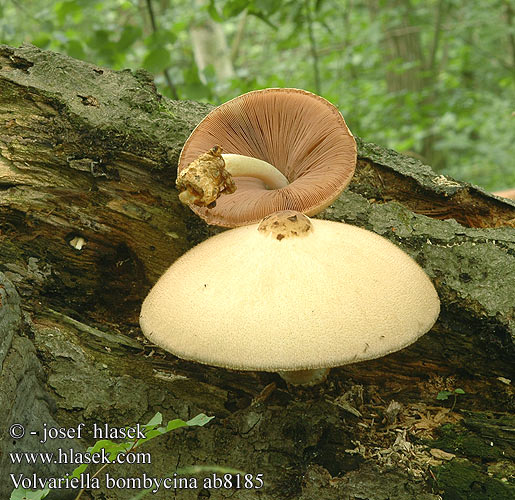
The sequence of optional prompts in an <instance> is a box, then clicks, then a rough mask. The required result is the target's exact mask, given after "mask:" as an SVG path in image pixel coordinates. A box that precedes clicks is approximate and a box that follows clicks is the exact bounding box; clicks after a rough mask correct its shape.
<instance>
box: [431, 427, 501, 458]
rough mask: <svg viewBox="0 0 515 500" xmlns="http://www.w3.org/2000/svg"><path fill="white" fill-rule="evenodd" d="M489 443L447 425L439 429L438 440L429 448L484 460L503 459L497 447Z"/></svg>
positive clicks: (459, 428)
mask: <svg viewBox="0 0 515 500" xmlns="http://www.w3.org/2000/svg"><path fill="white" fill-rule="evenodd" d="M490 443H491V441H488V440H486V439H484V438H481V437H479V436H477V435H476V434H473V433H472V432H470V431H467V430H465V429H462V428H461V427H459V426H456V425H452V424H447V425H444V426H442V427H441V428H440V429H439V438H438V439H437V440H436V441H432V442H431V447H433V448H439V449H441V450H445V451H448V452H450V453H460V454H462V455H466V456H467V457H479V458H482V459H486V460H498V459H501V458H503V456H504V455H503V450H502V449H500V448H499V447H498V446H497V445H494V446H492V445H491V444H490Z"/></svg>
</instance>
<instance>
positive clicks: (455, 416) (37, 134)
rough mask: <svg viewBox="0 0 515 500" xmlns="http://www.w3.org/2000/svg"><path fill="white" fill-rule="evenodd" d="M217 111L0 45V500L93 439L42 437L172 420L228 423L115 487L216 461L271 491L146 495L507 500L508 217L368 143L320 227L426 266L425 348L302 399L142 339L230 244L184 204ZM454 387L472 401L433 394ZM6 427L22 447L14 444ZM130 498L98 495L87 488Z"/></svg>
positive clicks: (173, 438) (55, 471)
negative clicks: (259, 478)
mask: <svg viewBox="0 0 515 500" xmlns="http://www.w3.org/2000/svg"><path fill="white" fill-rule="evenodd" d="M209 109H210V107H209V106H206V105H201V104H198V103H193V102H175V101H169V100H167V99H165V98H162V97H161V96H159V95H158V94H157V92H156V89H155V87H154V85H153V83H152V80H151V79H150V76H149V75H147V74H146V73H144V72H134V73H133V72H130V71H121V72H114V71H110V70H107V69H104V68H99V67H96V66H93V65H90V64H86V63H83V62H80V61H76V60H73V59H70V58H68V57H65V56H62V55H59V54H55V53H50V52H46V51H41V50H39V49H37V48H35V47H32V46H24V47H22V48H19V49H13V48H9V47H6V46H2V47H1V48H0V124H1V125H0V271H1V273H0V327H1V328H0V369H1V372H0V403H1V407H2V408H4V409H6V412H5V413H4V418H3V419H2V422H1V423H0V446H1V454H0V490H1V491H0V496H1V497H2V498H7V496H8V494H9V492H10V490H11V489H12V481H11V478H10V476H9V474H15V475H17V474H25V475H26V476H29V475H30V476H31V475H32V474H33V473H37V474H38V476H39V477H45V476H59V475H62V474H63V473H64V472H66V471H68V470H71V469H73V466H67V465H62V464H52V465H50V466H47V467H45V466H42V465H37V466H36V465H27V464H23V465H14V464H12V463H11V460H10V457H9V452H12V451H13V450H18V451H38V450H40V451H54V450H56V449H57V448H58V447H61V448H66V449H67V448H69V447H73V448H74V449H76V450H79V449H84V448H85V447H86V446H87V445H90V444H91V443H92V442H93V440H92V437H91V436H90V435H86V436H85V439H82V440H80V441H77V440H67V441H59V442H56V441H54V442H52V443H46V444H43V443H40V442H39V437H38V436H33V435H29V431H30V430H41V429H42V427H43V424H47V426H52V425H60V426H66V427H73V426H75V427H76V426H77V424H78V422H84V423H85V424H86V427H87V428H88V429H89V428H91V426H92V425H93V423H99V424H104V423H109V424H110V425H113V426H128V425H131V424H134V423H136V422H143V423H144V422H146V421H147V420H148V419H149V418H150V417H152V415H154V413H155V412H156V411H161V412H162V413H163V414H164V417H165V419H172V418H176V417H180V418H190V417H192V416H194V415H196V414H197V413H199V412H204V413H206V414H209V415H214V416H215V417H216V418H215V419H214V420H213V421H212V422H210V423H209V424H208V425H207V426H206V427H204V428H194V429H190V430H187V431H177V432H176V433H174V434H172V435H168V436H167V437H164V438H161V440H159V439H156V440H154V441H152V442H151V443H149V444H148V446H146V447H145V450H144V451H148V452H149V453H151V454H152V464H151V465H125V466H120V465H110V466H109V467H108V468H107V469H106V472H109V474H110V475H111V476H115V477H141V476H142V474H143V472H146V473H147V474H148V475H149V476H152V477H163V476H164V475H165V474H167V473H168V474H173V472H174V470H175V469H176V468H177V467H184V466H186V465H201V464H212V465H213V464H218V465H225V466H228V467H234V468H237V469H240V470H242V471H245V472H247V473H251V474H254V475H256V474H258V473H262V474H264V482H265V485H264V487H263V488H262V489H260V490H259V491H258V490H255V489H245V488H242V489H241V490H240V491H238V492H235V489H234V488H232V489H225V488H221V489H210V490H203V489H202V488H201V487H199V488H198V489H181V490H179V489H177V490H175V491H174V492H171V491H163V490H160V491H159V493H158V494H157V495H155V496H153V498H172V496H171V495H174V494H176V495H177V497H178V498H181V499H186V500H189V499H199V498H211V499H221V498H228V497H231V496H232V497H233V498H234V497H235V496H237V498H238V499H254V498H260V499H266V500H268V499H277V498H281V499H287V498H294V499H302V500H308V499H313V498H317V499H319V500H326V499H327V500H329V499H341V498H361V499H370V500H372V499H374V500H377V499H387V498H396V499H399V500H403V499H435V500H436V499H437V498H439V495H440V494H443V496H444V498H480V497H479V496H477V495H476V496H475V497H473V495H474V494H475V492H476V491H477V489H478V488H479V489H480V490H481V491H483V492H484V493H485V495H490V496H485V497H484V498H509V495H512V494H513V488H514V487H513V477H514V476H513V469H514V467H513V459H514V456H515V452H514V450H515V442H514V428H515V421H514V420H515V419H514V418H513V416H512V415H511V412H513V409H514V406H515V405H514V397H513V394H514V391H513V386H512V384H511V383H510V379H512V378H513V375H514V373H513V362H514V360H515V349H514V342H513V339H514V336H515V320H514V314H513V313H514V304H515V286H514V285H513V284H514V283H515V259H514V254H515V230H514V229H513V228H514V227H515V205H514V204H513V203H512V202H509V201H508V200H503V199H500V198H495V197H493V196H491V195H490V194H489V193H486V192H484V191H482V190H481V189H479V188H476V187H473V186H470V185H466V184H463V183H460V182H457V181H454V180H452V179H449V178H446V177H444V176H438V175H436V174H435V173H434V172H433V171H432V170H431V169H430V168H429V167H427V166H424V165H422V164H420V163H419V162H418V161H416V160H414V159H412V158H408V157H404V156H402V155H399V154H397V153H395V152H393V151H389V150H385V149H383V148H381V147H379V146H376V145H373V144H366V143H363V142H362V141H359V162H358V168H357V172H356V176H355V178H354V180H353V182H352V184H351V186H350V188H349V190H347V191H346V192H345V193H344V194H343V195H342V196H341V197H340V199H339V200H337V202H336V203H335V204H333V205H332V206H331V207H329V208H328V209H327V210H326V211H325V212H324V213H323V214H321V215H320V217H322V218H328V219H332V220H338V221H347V222H349V223H351V224H355V225H358V226H362V227H366V228H367V229H370V230H373V231H375V232H377V233H378V234H381V235H383V236H384V237H386V238H388V239H390V240H392V241H393V242H394V243H396V244H397V245H399V246H400V247H402V248H403V249H404V250H405V251H407V252H408V253H409V254H410V255H412V256H413V257H414V258H415V259H416V260H417V261H418V262H419V263H420V264H421V265H422V266H423V267H424V269H425V270H426V272H427V273H428V274H429V276H430V277H431V278H432V279H433V281H434V283H435V286H436V288H437V290H438V293H439V295H440V298H441V300H442V313H441V316H440V318H439V321H438V322H437V324H436V325H435V327H434V328H433V329H432V331H431V332H430V333H428V334H427V335H425V336H424V337H422V338H421V339H420V340H419V341H418V342H417V343H416V344H414V345H412V346H410V347H409V348H406V349H404V350H402V351H400V352H398V353H394V354H391V355H389V356H386V357H384V358H381V359H379V360H375V361H370V362H365V363H360V364H356V365H349V366H347V367H343V368H339V369H335V370H332V372H331V375H330V378H329V380H328V381H327V383H325V384H322V385H320V386H318V387H314V388H311V389H295V388H291V387H287V386H286V385H285V384H284V382H282V380H281V379H279V378H278V376H276V375H275V374H269V373H255V372H236V371H228V370H223V369H219V368H214V367H209V366H201V365H198V364H195V363H191V362H186V361H183V360H180V359H178V358H176V357H174V356H172V355H170V354H167V353H165V352H163V351H161V350H159V349H157V348H154V347H153V346H152V345H149V344H148V343H147V342H146V341H145V340H144V339H143V338H142V335H141V332H140V330H139V328H138V313H139V307H140V304H141V301H142V300H143V298H144V296H145V295H146V293H147V292H148V290H149V288H150V287H151V285H152V284H153V283H154V282H155V281H156V279H157V278H158V277H159V275H160V274H161V273H162V272H163V271H164V270H165V269H166V268H167V267H168V266H169V265H170V264H171V263H172V262H173V261H174V260H175V259H176V258H177V257H179V256H180V255H181V254H183V253H184V252H185V251H186V250H188V249H189V248H190V247H191V246H193V245H194V244H195V243H197V242H199V241H202V240H203V239H205V238H206V237H208V236H210V235H212V234H215V233H216V232H219V231H220V229H217V228H212V227H208V226H206V225H205V224H204V223H203V222H202V221H200V220H198V218H196V217H195V216H194V215H193V214H192V213H191V212H190V211H189V210H188V209H187V208H185V207H183V206H181V204H180V203H179V202H178V197H177V192H176V191H175V189H174V180H175V168H176V163H177V158H178V155H179V152H180V149H181V147H182V144H183V142H184V141H185V139H186V138H187V137H188V134H189V133H190V131H191V130H192V128H193V127H194V126H195V125H196V123H198V121H199V120H200V119H201V118H202V117H203V116H204V115H205V114H206V113H207V112H208V111H209ZM20 297H21V301H20ZM269 384H272V385H269ZM456 388H462V389H463V390H464V391H465V394H464V395H459V396H457V395H456V394H455V396H454V398H453V397H452V396H451V398H450V399H449V400H448V401H437V400H436V396H437V394H438V393H439V392H440V391H443V390H448V391H450V392H452V391H454V389H456ZM451 406H452V409H451ZM13 423H21V424H23V425H25V426H26V428H27V435H26V437H24V438H23V439H20V440H14V439H12V438H10V437H9V435H8V429H9V426H10V425H11V424H13ZM432 449H433V451H430V450H432ZM435 449H436V451H434V450H435ZM442 450H443V451H445V452H446V453H447V454H443V453H442ZM142 451H143V448H142ZM449 454H452V456H451V455H449ZM91 472H94V469H93V470H92V471H91ZM205 475H206V474H205ZM135 493H136V492H135V491H134V490H129V489H112V490H107V489H106V486H105V484H104V483H103V486H102V489H101V490H92V491H90V492H86V495H89V498H95V499H100V498H110V499H124V498H131V496H133V495H134V494H135ZM52 495H54V496H50V497H49V498H59V496H61V497H68V498H73V496H71V495H73V494H72V493H71V492H67V491H61V492H54V493H52ZM494 495H497V496H494ZM503 495H504V496H503ZM84 498H88V496H84Z"/></svg>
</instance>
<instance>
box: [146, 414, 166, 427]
mask: <svg viewBox="0 0 515 500" xmlns="http://www.w3.org/2000/svg"><path fill="white" fill-rule="evenodd" d="M162 422H163V415H162V413H161V412H157V413H156V414H155V415H154V416H153V417H152V418H151V419H150V420H149V421H148V422H147V423H146V424H145V425H144V427H146V428H150V427H152V428H154V427H155V426H156V425H160V424H161V423H162Z"/></svg>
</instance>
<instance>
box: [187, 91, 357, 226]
mask: <svg viewBox="0 0 515 500" xmlns="http://www.w3.org/2000/svg"><path fill="white" fill-rule="evenodd" d="M355 166H356V142H355V140H354V137H353V136H352V134H351V132H350V131H349V129H348V128H347V125H346V124H345V121H344V119H343V117H342V115H341V114H340V112H339V111H338V110H337V109H336V107H334V106H333V105H332V104H331V103H329V102H328V101H327V100H325V99H324V98H322V97H320V96H317V95H315V94H312V93H310V92H306V91H304V90H298V89H280V88H277V89H264V90H256V91H253V92H249V93H247V94H244V95H241V96H239V97H236V98H235V99H232V100H231V101H228V102H226V103H224V104H222V105H221V106H219V107H218V108H216V109H214V110H213V111H212V112H211V113H209V114H208V115H207V116H206V117H205V118H204V120H202V121H201V122H200V123H199V124H198V125H197V127H196V128H195V130H193V132H192V133H191V135H190V137H189V138H188V140H187V141H186V143H185V144H184V147H183V150H182V152H181V155H180V158H179V166H178V174H177V188H178V189H179V191H180V199H181V201H183V202H184V203H186V204H188V205H189V206H190V208H191V209H192V210H193V211H194V212H195V213H197V214H198V215H199V216H200V217H202V218H203V219H204V220H205V221H206V222H207V223H209V224H215V225H219V226H225V227H236V226H241V225H246V224H252V223H256V222H258V221H259V220H261V219H262V218H263V217H265V216H266V215H269V214H271V213H273V212H276V211H280V210H297V211H299V212H302V213H305V214H307V215H315V214H317V213H319V212H321V211H322V210H323V209H324V208H326V207H327V206H329V205H330V204H331V203H332V202H333V201H334V200H335V199H336V198H337V197H338V196H339V195H340V193H341V192H342V190H343V189H344V188H345V187H346V186H347V185H348V183H349V182H350V180H351V178H352V175H353V173H354V169H355ZM229 194H230V196H229Z"/></svg>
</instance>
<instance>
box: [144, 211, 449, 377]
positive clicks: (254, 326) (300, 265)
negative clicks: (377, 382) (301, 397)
mask: <svg viewBox="0 0 515 500" xmlns="http://www.w3.org/2000/svg"><path fill="white" fill-rule="evenodd" d="M439 311H440V302H439V299H438V295H437V293H436V291H435V289H434V287H433V285H432V283H431V281H430V280H429V278H428V277H427V275H426V274H425V273H424V271H423V270H422V269H421V268H420V267H419V266H418V264H417V263H416V262H415V261H414V260H413V259H412V258H411V257H409V256H408V255H407V254H405V253H404V252H403V251H402V250H400V249H399V248H398V247H396V246H395V245H394V244H392V243H390V242H389V241H388V240H386V239H384V238H382V237H381V236H378V235H377V234H375V233H372V232H370V231H367V230H364V229H361V228H357V227H354V226H351V225H347V224H343V223H338V222H331V221H326V220H316V219H313V220H311V219H309V218H308V217H306V216H305V215H303V214H301V213H298V212H294V211H283V212H279V213H274V214H272V215H270V216H268V217H266V218H264V219H263V220H262V221H261V222H260V223H259V224H254V225H250V226H244V227H239V228H236V229H232V230H230V231H226V232H224V233H222V234H218V235H216V236H214V237H212V238H209V239H208V240H206V241H204V242H203V243H201V244H199V245H197V246H196V247H194V248H193V249H191V250H190V251H188V252H187V253H186V254H184V255H183V256H182V257H181V258H179V259H178V260H177V261H176V262H175V263H174V264H173V265H172V266H171V267H170V268H169V269H168V270H167V271H166V272H165V273H164V275H163V276H162V277H161V278H160V279H159V281H158V282H157V284H156V285H155V286H154V288H153V289H152V290H151V291H150V293H149V295H148V296H147V298H146V299H145V301H144V303H143V306H142V310H141V316H140V324H141V328H142V331H143V333H144V334H145V335H146V336H147V337H148V338H149V339H150V340H151V341H152V342H153V343H155V344H157V345H158V346H161V347H162V348H163V349H165V350H167V351H169V352H172V353H173V354H175V355H177V356H179V357H181V358H184V359H188V360H193V361H197V362H199V363H205V364H210V365H215V366H219V367H224V368H232V369H239V370H257V371H274V372H279V374H280V375H281V376H282V377H283V378H284V379H285V380H286V381H287V382H289V383H291V384H306V385H311V384H315V383H318V382H321V381H322V380H324V379H325V377H326V375H327V373H328V371H329V368H330V367H335V366H341V365H345V364H348V363H355V362H357V361H363V360H367V359H373V358H378V357H381V356H384V355H386V354H389V353H392V352H394V351H397V350H399V349H402V348H404V347H406V346H408V345H410V344H411V343H413V342H415V341H416V340H417V339H418V338H419V337H420V336H421V335H423V334H424V333H426V332H427V331H428V330H429V329H430V328H431V327H432V326H433V324H434V323H435V321H436V319H437V317H438V315H439Z"/></svg>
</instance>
